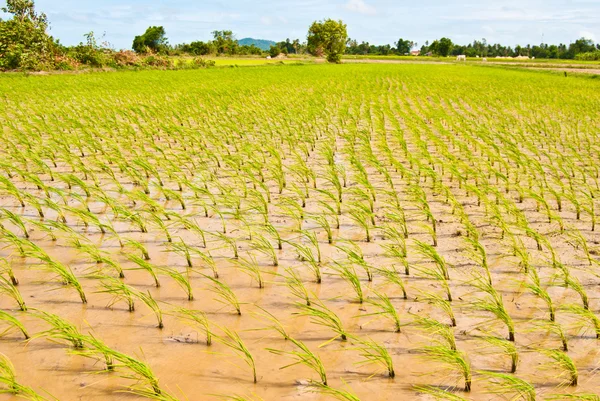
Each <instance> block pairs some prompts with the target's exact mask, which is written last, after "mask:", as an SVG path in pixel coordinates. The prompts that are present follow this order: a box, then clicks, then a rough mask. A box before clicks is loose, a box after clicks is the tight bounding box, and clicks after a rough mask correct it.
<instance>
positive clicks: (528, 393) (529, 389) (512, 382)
mask: <svg viewBox="0 0 600 401" xmlns="http://www.w3.org/2000/svg"><path fill="white" fill-rule="evenodd" d="M477 373H479V374H481V375H482V376H484V377H485V378H486V379H487V380H488V381H489V386H488V388H487V392H488V393H490V394H499V395H501V396H503V397H506V396H507V395H513V394H514V395H513V396H512V398H511V399H513V400H525V401H535V400H536V393H535V387H533V385H532V384H531V383H529V382H526V381H525V380H523V379H519V378H518V377H517V376H513V375H511V374H506V373H498V372H487V371H478V372H477Z"/></svg>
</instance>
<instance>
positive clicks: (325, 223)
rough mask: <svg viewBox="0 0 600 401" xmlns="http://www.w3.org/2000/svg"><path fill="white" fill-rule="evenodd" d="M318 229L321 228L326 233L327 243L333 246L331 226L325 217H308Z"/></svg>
mask: <svg viewBox="0 0 600 401" xmlns="http://www.w3.org/2000/svg"><path fill="white" fill-rule="evenodd" d="M310 218H311V220H313V221H314V222H315V223H316V224H317V225H318V226H319V227H320V228H322V229H323V230H324V231H325V233H327V243H329V244H333V230H332V228H331V225H330V224H329V220H327V217H326V216H323V215H314V216H311V217H310Z"/></svg>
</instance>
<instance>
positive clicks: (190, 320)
mask: <svg viewBox="0 0 600 401" xmlns="http://www.w3.org/2000/svg"><path fill="white" fill-rule="evenodd" d="M169 314H171V315H173V316H176V317H177V318H179V319H180V320H181V321H182V322H183V323H185V324H187V325H189V326H190V327H192V328H199V329H200V330H202V332H203V333H204V336H205V338H206V345H211V344H212V337H213V333H212V331H211V328H210V321H209V320H208V317H207V316H206V313H204V312H202V311H199V310H193V309H185V308H176V309H174V310H172V311H171V312H169Z"/></svg>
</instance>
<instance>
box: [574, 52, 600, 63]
mask: <svg viewBox="0 0 600 401" xmlns="http://www.w3.org/2000/svg"><path fill="white" fill-rule="evenodd" d="M575 60H583V61H599V60H600V51H595V52H585V53H579V54H576V55H575Z"/></svg>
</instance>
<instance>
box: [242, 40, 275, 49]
mask: <svg viewBox="0 0 600 401" xmlns="http://www.w3.org/2000/svg"><path fill="white" fill-rule="evenodd" d="M238 43H239V44H240V46H244V45H246V46H251V45H254V46H256V47H258V48H259V49H261V50H269V49H270V48H271V45H274V44H275V42H273V41H272V40H265V39H253V38H244V39H240V40H238Z"/></svg>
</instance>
